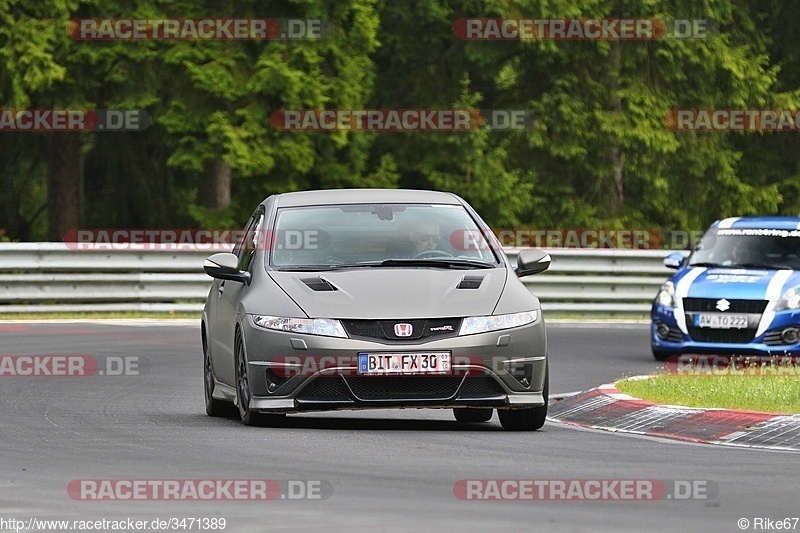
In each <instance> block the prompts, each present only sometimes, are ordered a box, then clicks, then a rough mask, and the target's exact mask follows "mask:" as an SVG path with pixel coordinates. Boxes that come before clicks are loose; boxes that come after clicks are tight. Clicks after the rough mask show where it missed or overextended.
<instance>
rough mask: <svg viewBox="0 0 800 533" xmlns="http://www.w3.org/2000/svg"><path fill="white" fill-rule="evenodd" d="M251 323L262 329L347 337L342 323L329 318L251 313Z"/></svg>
mask: <svg viewBox="0 0 800 533" xmlns="http://www.w3.org/2000/svg"><path fill="white" fill-rule="evenodd" d="M252 317H253V323H254V324H255V325H256V326H258V327H260V328H264V329H274V330H278V331H289V332H292V333H306V334H308V335H322V336H325V337H341V338H343V339H346V338H347V333H345V331H344V328H343V327H342V323H341V322H339V321H338V320H333V319H330V318H287V317H281V316H268V315H252Z"/></svg>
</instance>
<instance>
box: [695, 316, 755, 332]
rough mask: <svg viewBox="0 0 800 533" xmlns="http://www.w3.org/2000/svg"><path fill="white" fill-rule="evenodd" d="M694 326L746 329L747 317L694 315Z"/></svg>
mask: <svg viewBox="0 0 800 533" xmlns="http://www.w3.org/2000/svg"><path fill="white" fill-rule="evenodd" d="M694 325H695V326H696V327H698V328H712V329H746V328H747V315H716V314H709V315H695V316H694Z"/></svg>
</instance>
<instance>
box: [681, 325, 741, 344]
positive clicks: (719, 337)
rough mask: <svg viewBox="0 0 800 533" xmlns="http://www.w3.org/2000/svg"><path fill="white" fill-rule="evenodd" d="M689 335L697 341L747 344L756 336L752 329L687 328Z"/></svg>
mask: <svg viewBox="0 0 800 533" xmlns="http://www.w3.org/2000/svg"><path fill="white" fill-rule="evenodd" d="M689 336H690V337H691V338H692V340H693V341H697V342H720V343H730V344H747V343H748V342H752V340H753V338H754V337H755V336H756V330H754V329H711V328H692V327H690V328H689Z"/></svg>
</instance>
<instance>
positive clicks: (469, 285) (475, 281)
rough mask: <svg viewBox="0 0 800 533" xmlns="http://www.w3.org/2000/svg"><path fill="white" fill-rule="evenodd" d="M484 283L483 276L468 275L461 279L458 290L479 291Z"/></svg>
mask: <svg viewBox="0 0 800 533" xmlns="http://www.w3.org/2000/svg"><path fill="white" fill-rule="evenodd" d="M481 283H483V276H475V275H467V276H464V277H463V278H461V282H460V283H459V284H458V285H457V286H456V289H478V288H480V286H481Z"/></svg>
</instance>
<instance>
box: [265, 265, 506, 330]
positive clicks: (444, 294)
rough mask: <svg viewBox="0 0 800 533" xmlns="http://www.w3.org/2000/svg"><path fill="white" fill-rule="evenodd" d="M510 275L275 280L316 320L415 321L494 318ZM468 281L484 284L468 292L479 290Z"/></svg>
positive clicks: (435, 272) (417, 272)
mask: <svg viewBox="0 0 800 533" xmlns="http://www.w3.org/2000/svg"><path fill="white" fill-rule="evenodd" d="M507 273H508V271H507V270H506V269H505V268H494V269H477V270H442V269H430V268H371V269H355V270H343V271H333V272H275V271H273V272H270V273H269V275H270V276H271V277H272V279H274V280H275V282H276V283H277V284H278V285H279V286H280V287H281V288H282V289H283V290H284V291H285V292H286V294H288V295H289V297H290V298H292V300H294V301H295V303H296V304H297V305H298V306H300V308H301V309H302V310H303V311H304V312H305V313H306V314H307V315H308V316H309V317H312V318H349V319H410V318H449V317H463V316H480V315H490V314H492V311H493V310H494V308H495V307H496V305H497V302H498V300H499V299H500V295H501V294H502V292H503V287H504V286H505V283H506V276H507ZM465 276H468V277H470V278H473V277H474V278H482V280H481V282H480V286H478V287H477V288H463V287H464V286H465V285H467V286H469V285H475V283H474V282H473V283H462V280H463V279H464V277H465ZM325 282H327V283H329V284H330V285H331V286H332V287H335V288H336V290H331V288H330V287H326V286H325ZM321 289H322V290H321Z"/></svg>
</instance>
